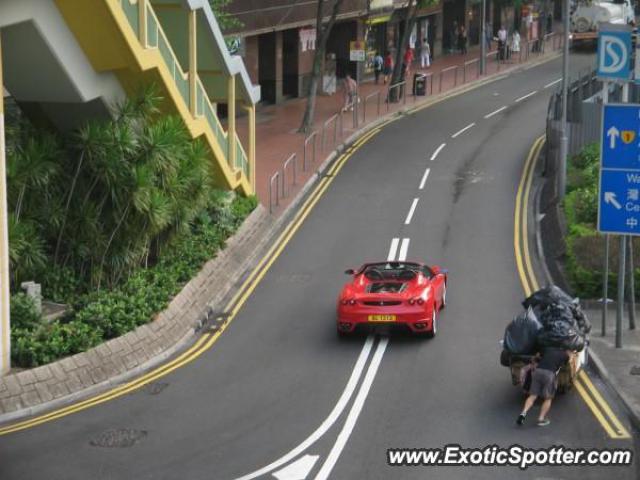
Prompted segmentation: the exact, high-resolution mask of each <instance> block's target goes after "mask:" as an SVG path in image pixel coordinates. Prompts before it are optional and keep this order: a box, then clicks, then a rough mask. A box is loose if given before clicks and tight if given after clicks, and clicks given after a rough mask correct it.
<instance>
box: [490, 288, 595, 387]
mask: <svg viewBox="0 0 640 480" xmlns="http://www.w3.org/2000/svg"><path fill="white" fill-rule="evenodd" d="M522 305H523V306H524V308H525V310H524V312H522V313H521V314H519V315H518V316H516V317H515V318H514V319H513V321H512V322H511V323H510V324H509V325H508V326H507V328H506V329H505V332H504V338H503V340H502V347H503V351H502V353H501V355H500V363H501V364H502V365H504V366H506V367H510V369H511V381H512V383H513V384H514V385H520V384H521V383H522V382H523V378H524V375H523V371H524V369H525V367H526V366H527V365H529V364H530V363H531V362H532V361H533V360H534V359H535V357H536V355H537V354H539V353H540V352H541V351H542V350H543V349H544V348H545V347H557V348H562V349H565V350H571V351H572V352H575V354H574V355H572V356H571V358H570V361H569V363H568V364H567V365H566V366H565V367H563V368H562V369H561V370H560V372H559V373H558V391H560V392H563V391H566V390H568V389H569V388H571V387H572V386H573V381H574V380H575V377H576V375H577V373H578V371H579V370H580V368H581V367H582V365H583V364H584V362H585V359H586V346H587V344H588V334H589V331H590V330H591V324H590V323H589V320H588V319H587V317H586V315H585V314H584V312H583V311H582V309H581V308H580V304H579V300H578V299H577V298H572V297H571V296H570V295H568V294H567V293H566V292H564V291H563V290H562V289H560V288H559V287H557V286H555V285H554V286H549V287H545V288H542V289H540V290H538V291H537V292H535V293H533V294H532V295H531V296H529V297H528V298H526V299H525V300H524V301H523V302H522Z"/></svg>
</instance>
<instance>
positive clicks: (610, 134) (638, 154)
mask: <svg viewBox="0 0 640 480" xmlns="http://www.w3.org/2000/svg"><path fill="white" fill-rule="evenodd" d="M601 158H602V168H629V169H632V170H633V169H640V105H636V104H632V103H624V104H608V105H605V106H604V112H603V114H602V157H601Z"/></svg>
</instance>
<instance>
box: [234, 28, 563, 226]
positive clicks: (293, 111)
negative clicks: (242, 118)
mask: <svg viewBox="0 0 640 480" xmlns="http://www.w3.org/2000/svg"><path fill="white" fill-rule="evenodd" d="M544 43H545V46H544V50H545V53H544V55H549V54H551V53H552V52H555V51H556V50H558V49H560V48H561V45H560V37H559V36H557V35H554V36H552V37H550V38H548V39H547V41H545V42H544ZM534 49H535V48H534V45H533V44H527V43H526V42H524V41H523V42H522V45H521V51H520V53H519V54H517V55H512V58H510V59H509V60H507V61H504V62H497V59H496V54H497V52H496V51H493V52H490V53H489V54H488V55H487V73H486V75H484V76H483V78H486V77H488V76H491V75H495V74H497V73H501V72H504V71H508V70H509V69H513V68H515V67H516V66H518V65H519V64H521V63H524V62H527V61H530V60H533V59H536V58H538V57H539V56H541V55H543V53H540V52H534V51H532V50H534ZM479 57H480V54H479V48H478V47H476V48H474V49H470V51H469V53H468V54H467V55H464V56H462V55H459V54H450V55H443V56H441V57H440V58H437V59H436V60H435V61H434V62H433V63H432V65H431V67H430V68H428V69H424V70H422V69H419V68H417V64H415V65H414V68H413V69H412V71H411V74H410V77H409V78H410V79H411V80H412V79H413V73H415V71H420V72H422V73H425V74H427V75H428V76H429V77H430V78H429V79H428V87H427V96H426V97H414V96H413V95H412V94H411V92H410V91H408V94H409V95H407V96H406V98H405V101H406V102H403V101H400V102H398V103H391V104H387V103H385V98H386V96H387V90H388V85H383V84H382V82H380V84H378V85H376V84H375V83H374V82H373V80H372V79H369V80H367V81H364V82H362V83H361V84H360V85H359V87H358V94H359V97H360V99H361V103H360V105H359V109H358V110H359V112H358V117H359V118H358V125H357V127H358V128H357V129H360V128H362V127H364V126H365V125H367V124H369V123H371V122H373V121H375V120H376V119H378V118H379V115H378V99H379V102H380V106H379V108H380V115H385V114H387V113H392V112H397V111H399V110H401V109H402V108H404V107H405V103H406V105H407V106H411V105H414V104H415V105H419V104H420V102H422V101H424V100H425V99H426V98H429V97H430V96H432V95H437V94H439V93H441V92H446V91H447V90H450V89H452V88H454V87H455V86H459V85H461V84H463V83H468V82H471V81H474V80H477V79H478V78H479V75H478V73H479ZM465 65H466V66H465ZM416 68H417V70H416ZM465 70H466V71H465ZM409 90H411V86H409ZM376 92H379V93H376ZM365 99H366V106H365V105H364V104H363V102H364V101H365ZM343 102H344V97H343V94H342V92H341V90H340V88H338V91H337V93H336V94H334V95H330V96H324V95H318V97H317V101H316V114H315V122H314V126H313V130H314V131H316V132H317V134H316V138H315V142H316V158H315V162H312V158H311V157H312V146H313V145H312V143H313V139H310V142H309V145H308V149H307V169H306V171H304V172H303V158H304V147H303V146H304V143H305V135H304V134H301V133H298V128H299V127H300V123H301V120H302V115H303V113H304V109H305V105H306V99H301V98H297V99H292V100H288V101H285V102H284V103H282V104H280V105H268V106H261V107H259V108H258V111H257V113H256V170H257V172H256V192H257V195H258V198H259V199H260V201H261V202H262V203H263V204H264V205H265V206H266V207H267V208H268V207H269V205H270V202H269V183H270V179H271V177H272V176H273V175H274V174H275V172H280V179H279V183H280V187H279V189H278V192H279V197H280V200H279V205H278V206H277V207H276V206H275V194H276V193H275V183H276V182H274V184H273V186H274V190H273V213H274V215H278V214H280V213H281V212H282V211H283V210H284V208H285V207H286V206H287V205H288V204H289V203H290V202H291V200H292V199H293V198H294V197H295V194H296V193H297V191H299V189H300V188H301V187H302V186H303V185H304V184H305V182H306V181H307V180H308V179H309V178H310V177H311V175H312V174H313V173H314V172H315V171H316V170H317V167H318V166H319V165H320V164H321V163H322V161H323V160H324V159H325V158H326V157H327V156H328V155H329V154H330V153H331V152H332V151H333V150H334V134H335V133H336V132H337V139H336V140H337V144H340V143H342V141H344V140H346V139H347V138H348V137H349V136H351V135H352V134H353V133H354V132H355V131H356V130H357V129H356V128H354V125H353V123H354V121H353V113H352V112H345V113H343V114H342V120H343V122H342V130H341V129H340V128H337V129H336V128H335V127H336V125H335V122H336V121H337V120H338V119H337V118H336V117H334V116H335V115H336V114H337V113H338V112H340V110H341V108H342V106H343ZM364 115H366V119H365V118H363V117H364ZM332 117H333V118H334V120H331V118H332ZM327 121H330V122H329V124H328V125H327V127H326V128H325V145H324V148H322V145H321V143H322V131H323V125H324V124H325V122H327ZM338 126H339V125H338ZM238 134H239V135H240V137H241V139H242V140H243V141H246V136H247V126H246V124H245V122H238ZM294 153H295V154H296V155H297V158H296V160H295V163H296V184H295V185H293V183H292V181H293V171H292V170H293V165H292V162H289V164H288V166H287V171H286V184H285V196H284V198H282V178H283V166H284V162H285V160H286V159H287V158H289V156H290V155H292V154H294Z"/></svg>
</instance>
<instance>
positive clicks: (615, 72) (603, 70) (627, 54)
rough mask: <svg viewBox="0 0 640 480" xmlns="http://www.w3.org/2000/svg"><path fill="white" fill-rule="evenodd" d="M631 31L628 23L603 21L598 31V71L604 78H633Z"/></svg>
mask: <svg viewBox="0 0 640 480" xmlns="http://www.w3.org/2000/svg"><path fill="white" fill-rule="evenodd" d="M631 33H632V29H631V27H629V26H628V25H615V24H611V23H603V24H601V25H600V29H599V31H598V71H597V76H598V78H600V79H603V80H605V79H606V80H623V81H629V80H630V78H631Z"/></svg>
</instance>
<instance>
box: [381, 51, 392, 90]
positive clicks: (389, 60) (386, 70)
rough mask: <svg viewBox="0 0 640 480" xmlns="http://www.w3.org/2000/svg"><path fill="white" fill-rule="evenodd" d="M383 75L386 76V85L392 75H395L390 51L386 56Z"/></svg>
mask: <svg viewBox="0 0 640 480" xmlns="http://www.w3.org/2000/svg"><path fill="white" fill-rule="evenodd" d="M382 73H383V74H384V83H385V84H386V83H387V82H388V81H389V77H390V75H391V74H392V73H393V56H392V55H391V52H389V51H387V54H386V55H385V56H384V66H383V67H382Z"/></svg>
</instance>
